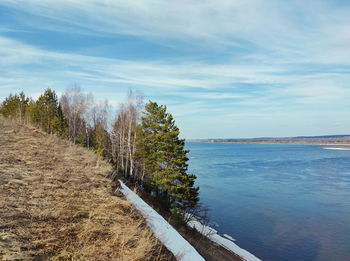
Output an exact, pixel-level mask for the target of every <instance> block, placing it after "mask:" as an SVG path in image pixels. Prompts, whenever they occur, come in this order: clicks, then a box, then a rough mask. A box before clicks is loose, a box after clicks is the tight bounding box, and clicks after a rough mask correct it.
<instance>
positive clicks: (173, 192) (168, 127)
mask: <svg viewBox="0 0 350 261" xmlns="http://www.w3.org/2000/svg"><path fill="white" fill-rule="evenodd" d="M141 121H142V122H141V126H140V128H139V136H140V139H139V142H138V156H139V158H140V159H142V164H143V171H144V175H145V176H146V177H147V181H148V182H149V183H150V184H151V186H152V188H153V190H154V191H155V193H156V196H158V197H160V198H162V199H163V200H165V202H166V204H167V206H168V207H170V208H171V209H172V210H175V209H177V210H180V211H181V213H184V210H186V209H187V208H193V207H195V206H196V203H197V202H198V190H199V188H198V187H194V181H195V179H196V176H195V175H192V174H187V173H186V172H187V168H188V165H187V163H186V162H187V161H188V158H187V156H186V154H187V153H188V150H185V149H184V147H185V141H184V140H183V139H180V138H179V134H180V131H179V129H178V127H177V126H176V125H175V121H174V119H173V117H172V115H171V114H169V113H167V112H166V106H158V104H157V103H156V102H151V101H150V102H149V103H148V104H147V105H146V106H145V112H144V115H143V117H142V118H141Z"/></svg>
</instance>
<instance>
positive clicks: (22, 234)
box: [0, 118, 173, 260]
mask: <svg viewBox="0 0 350 261" xmlns="http://www.w3.org/2000/svg"><path fill="white" fill-rule="evenodd" d="M110 168H111V167H110V165H109V164H108V163H106V162H105V161H103V160H101V159H100V158H98V157H97V156H96V155H95V154H94V153H93V152H92V151H89V150H87V149H85V148H82V147H79V146H76V145H73V144H71V143H70V142H68V141H64V140H60V139H58V138H56V137H55V136H50V135H48V134H45V133H42V132H41V131H39V130H37V129H34V128H31V127H28V126H21V125H18V124H17V123H15V122H11V121H9V120H5V119H4V118H0V259H1V260H47V259H51V260H172V259H173V257H172V256H171V255H170V254H169V253H168V252H167V251H166V250H165V249H164V248H163V246H162V245H161V244H160V243H159V242H158V241H157V240H156V239H155V238H154V236H153V235H152V233H151V231H150V230H149V229H148V228H147V226H146V225H145V221H144V219H143V218H142V217H141V216H140V215H139V214H138V213H137V212H136V211H135V210H134V209H133V208H132V207H131V205H130V203H128V202H127V201H126V200H124V199H122V198H118V197H115V196H113V195H112V193H111V188H110V187H111V184H110V182H109V181H108V180H107V179H106V178H105V176H106V174H107V172H108V171H110Z"/></svg>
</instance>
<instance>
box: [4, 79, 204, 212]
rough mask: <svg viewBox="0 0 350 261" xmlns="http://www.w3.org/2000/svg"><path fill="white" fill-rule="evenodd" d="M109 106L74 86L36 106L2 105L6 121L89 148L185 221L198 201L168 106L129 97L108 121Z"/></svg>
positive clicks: (18, 100)
mask: <svg viewBox="0 0 350 261" xmlns="http://www.w3.org/2000/svg"><path fill="white" fill-rule="evenodd" d="M109 111H110V106H109V104H108V102H107V101H104V102H99V103H97V102H95V101H94V99H93V96H92V95H91V94H86V93H84V92H83V91H82V90H81V89H80V88H79V87H78V86H73V87H72V88H70V89H68V90H67V91H66V92H65V93H63V94H62V95H61V97H60V99H58V97H57V95H56V93H55V91H53V90H51V89H47V90H45V92H44V93H43V94H42V95H40V96H39V98H38V99H37V100H36V101H35V100H33V99H32V98H29V97H26V96H25V94H24V93H23V92H21V93H20V94H15V95H10V96H9V97H7V98H6V99H5V100H4V101H3V102H2V104H1V106H0V113H1V114H3V115H4V116H5V117H11V118H16V119H18V120H20V121H21V122H24V123H29V124H33V125H35V126H37V127H40V128H41V129H42V130H44V131H46V132H47V133H50V134H56V135H57V136H59V137H61V138H65V139H69V140H71V141H72V142H73V143H75V144H81V145H83V146H86V147H88V148H90V149H93V150H94V151H95V152H96V153H98V154H99V155H101V156H103V157H105V158H106V159H108V160H109V161H110V162H111V163H112V165H113V166H114V171H113V175H112V178H114V179H116V178H118V177H119V176H123V177H124V178H126V179H128V180H130V181H131V182H133V183H136V184H137V185H138V186H139V187H140V188H142V189H144V190H145V191H146V192H148V193H150V194H151V195H153V196H154V197H156V198H157V199H158V200H160V202H162V205H163V207H164V208H165V209H166V210H169V211H171V213H172V214H173V216H176V217H179V216H181V217H184V215H185V213H186V212H188V211H191V210H192V209H194V208H195V207H196V205H197V202H198V188H197V187H195V186H194V182H195V179H196V176H195V175H192V174H188V173H187V168H188V165H187V163H186V162H187V161H188V158H187V156H186V155H187V153H188V151H187V150H185V141H184V140H183V139H180V138H179V133H180V131H179V129H178V127H177V126H176V125H175V121H174V119H173V117H172V115H171V114H170V113H168V112H167V109H166V106H162V105H161V106H159V105H158V104H157V103H156V102H151V101H150V102H149V103H147V104H146V106H143V99H142V96H141V95H138V94H135V93H133V92H129V94H128V96H127V99H126V101H125V102H123V103H122V104H121V105H120V106H119V109H118V112H117V114H116V116H115V118H114V120H112V121H110V120H109V119H110V117H109Z"/></svg>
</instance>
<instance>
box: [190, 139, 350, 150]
mask: <svg viewBox="0 0 350 261" xmlns="http://www.w3.org/2000/svg"><path fill="white" fill-rule="evenodd" d="M186 142H193V143H232V144H269V145H273V144H285V145H315V146H350V143H312V142H254V141H249V142H236V141H205V140H203V141H198V140H187V141H186ZM349 149H350V147H349Z"/></svg>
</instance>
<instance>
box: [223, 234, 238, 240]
mask: <svg viewBox="0 0 350 261" xmlns="http://www.w3.org/2000/svg"><path fill="white" fill-rule="evenodd" d="M223 236H224V237H226V238H227V239H229V240H231V241H236V239H234V238H233V237H231V236H230V235H227V234H223Z"/></svg>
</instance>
